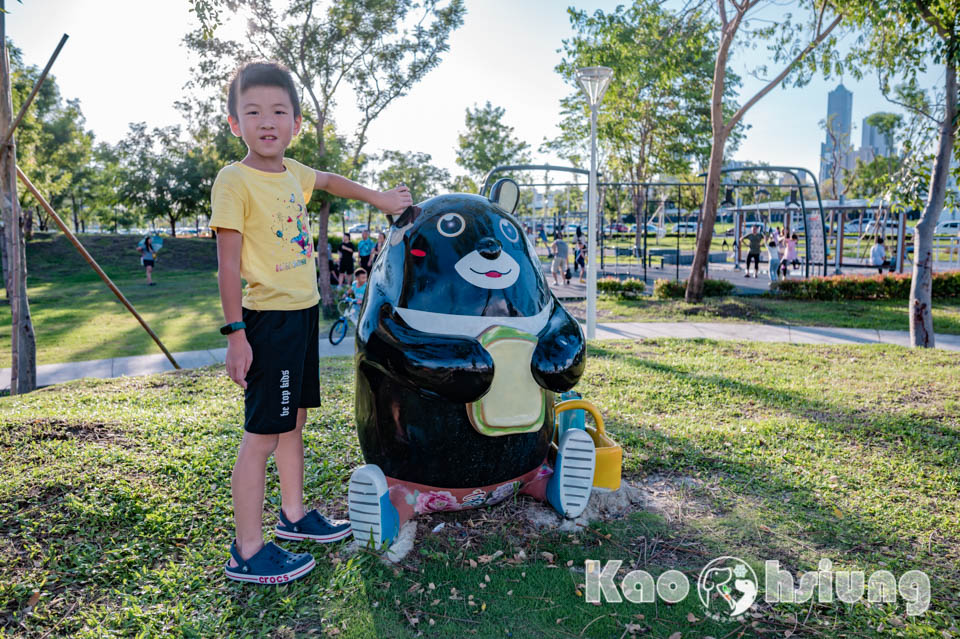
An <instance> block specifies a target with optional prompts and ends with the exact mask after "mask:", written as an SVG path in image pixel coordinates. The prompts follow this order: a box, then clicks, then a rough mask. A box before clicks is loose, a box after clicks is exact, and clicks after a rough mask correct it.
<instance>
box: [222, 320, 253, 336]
mask: <svg viewBox="0 0 960 639" xmlns="http://www.w3.org/2000/svg"><path fill="white" fill-rule="evenodd" d="M246 327H247V325H246V324H244V323H243V322H231V323H230V324H226V325H224V326H221V327H220V334H221V335H229V334H230V333H233V332H234V331H239V330H240V329H241V328H246Z"/></svg>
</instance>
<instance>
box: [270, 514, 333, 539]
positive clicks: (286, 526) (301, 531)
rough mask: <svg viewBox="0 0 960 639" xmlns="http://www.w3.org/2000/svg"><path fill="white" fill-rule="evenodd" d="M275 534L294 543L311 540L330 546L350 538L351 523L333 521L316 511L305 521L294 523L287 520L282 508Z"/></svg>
mask: <svg viewBox="0 0 960 639" xmlns="http://www.w3.org/2000/svg"><path fill="white" fill-rule="evenodd" d="M274 532H275V533H276V535H277V537H279V538H280V539H292V540H294V541H302V540H306V539H309V540H310V541H319V542H320V543H323V544H329V543H331V542H334V541H340V540H341V539H343V538H345V537H349V536H350V522H349V521H344V520H342V519H335V520H333V521H331V520H329V519H327V518H326V517H324V516H323V515H321V514H320V511H318V510H316V509H314V510H311V511H310V512H308V513H307V514H306V515H304V516H303V519H300V520H299V521H295V522H294V521H290V520H289V519H287V516H286V515H284V514H283V508H281V509H280V523H279V524H277V527H276V530H275V531H274Z"/></svg>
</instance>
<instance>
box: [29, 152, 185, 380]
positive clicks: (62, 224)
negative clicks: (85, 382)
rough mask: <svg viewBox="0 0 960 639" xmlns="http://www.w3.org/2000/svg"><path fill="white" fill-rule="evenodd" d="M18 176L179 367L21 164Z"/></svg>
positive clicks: (171, 359) (101, 277) (84, 257)
mask: <svg viewBox="0 0 960 639" xmlns="http://www.w3.org/2000/svg"><path fill="white" fill-rule="evenodd" d="M17 176H19V178H20V181H21V182H23V184H24V186H26V187H27V190H28V191H30V193H32V194H33V197H35V198H36V199H37V201H38V202H39V203H40V206H42V207H43V208H44V210H45V211H46V212H47V214H48V215H49V216H50V217H51V218H52V219H53V221H54V222H56V223H57V226H59V227H60V230H61V231H63V234H64V235H66V236H67V239H68V240H70V243H71V244H73V245H74V247H76V249H77V250H78V251H80V255H82V256H83V259H85V260H86V261H87V263H88V264H89V265H90V266H91V267H92V268H93V270H94V271H96V272H97V275H99V276H100V279H102V280H103V281H104V283H106V285H107V287H109V288H110V290H111V291H113V294H114V295H116V296H117V299H119V300H120V302H121V303H122V304H123V305H124V306H126V307H127V310H128V311H130V313H131V314H132V315H133V316H134V317H135V318H137V321H138V322H140V326H142V327H143V330H145V331H147V334H149V335H150V337H152V338H153V341H154V342H156V343H157V346H159V347H160V350H162V351H163V354H164V355H166V356H167V359H168V360H170V363H171V364H173V367H174V368H177V369H179V368H180V365H179V364H177V360H175V359H174V358H173V355H171V354H170V351H168V350H167V347H166V346H164V345H163V342H161V341H160V338H159V337H157V334H156V333H154V332H153V329H151V328H150V325H149V324H147V322H146V320H144V319H143V318H142V317H141V316H140V313H138V312H137V309H135V308H134V307H133V304H131V303H130V302H129V301H128V300H127V298H126V297H124V295H123V293H121V292H120V289H119V288H117V286H116V284H114V283H113V280H111V279H110V277H109V276H108V275H107V274H106V273H104V272H103V269H102V268H100V265H99V264H97V261H96V260H95V259H93V256H92V255H90V253H89V252H87V249H86V248H84V246H83V244H81V243H80V240H78V239H77V237H76V236H75V235H74V234H73V232H72V231H71V230H70V229H69V228H67V225H66V224H64V223H63V220H62V219H60V216H59V215H57V212H56V211H54V210H53V207H52V206H50V204H49V203H48V202H47V201H46V200H45V199H44V197H43V196H42V195H40V192H39V191H38V190H37V187H35V186H34V185H33V183H32V182H31V181H30V180H29V178H27V176H26V175H24V173H23V171H21V170H20V167H19V166H18V167H17Z"/></svg>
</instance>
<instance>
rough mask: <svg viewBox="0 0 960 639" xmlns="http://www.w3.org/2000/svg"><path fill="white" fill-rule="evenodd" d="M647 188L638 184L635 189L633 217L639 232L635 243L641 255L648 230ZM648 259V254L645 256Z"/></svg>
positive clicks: (635, 237) (637, 252)
mask: <svg viewBox="0 0 960 639" xmlns="http://www.w3.org/2000/svg"><path fill="white" fill-rule="evenodd" d="M646 195H647V189H645V188H643V187H639V186H636V187H634V189H633V217H634V222H636V223H637V233H636V235H635V236H634V240H633V241H634V244H635V245H636V247H637V250H636V254H637V255H640V251H641V250H642V249H643V236H644V234H645V233H646V232H647V225H646V224H644V223H643V220H644V217H645V216H644V215H643V210H644V208H646V206H647V200H646ZM643 257H644V259H646V257H647V256H646V255H644V256H643Z"/></svg>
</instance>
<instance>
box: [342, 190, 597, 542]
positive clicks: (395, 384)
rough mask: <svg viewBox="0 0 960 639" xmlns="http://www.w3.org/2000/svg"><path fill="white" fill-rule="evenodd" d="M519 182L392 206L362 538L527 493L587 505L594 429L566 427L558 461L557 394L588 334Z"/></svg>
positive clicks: (380, 265)
mask: <svg viewBox="0 0 960 639" xmlns="http://www.w3.org/2000/svg"><path fill="white" fill-rule="evenodd" d="M518 195H519V189H518V187H517V185H516V183H515V182H513V181H512V180H506V179H505V180H500V181H499V182H497V184H496V185H495V186H494V188H493V190H492V192H491V197H490V198H489V199H488V198H486V197H483V196H479V195H468V194H450V195H441V196H437V197H434V198H431V199H429V200H427V201H425V202H423V203H421V204H420V205H419V206H411V207H409V208H408V209H407V210H406V211H404V213H403V214H402V215H401V216H400V217H399V218H397V219H396V220H395V221H392V224H391V228H390V230H389V232H388V238H387V242H386V245H385V247H384V249H383V250H382V251H381V252H380V254H379V255H378V256H377V258H376V261H375V263H374V264H373V266H372V268H371V270H370V274H369V278H368V284H367V290H366V294H365V297H364V301H363V306H362V309H361V311H360V317H359V320H358V324H357V336H356V354H355V368H356V404H355V409H356V421H357V433H358V436H359V440H360V447H361V449H362V451H363V456H364V459H365V461H366V464H365V465H364V466H361V467H360V468H357V469H356V470H355V471H354V472H353V474H352V475H351V478H350V486H349V513H350V522H351V527H352V530H353V534H354V537H355V538H356V539H357V540H358V541H359V542H360V543H361V544H366V543H369V542H371V541H372V543H373V544H374V545H375V546H376V547H380V546H381V545H382V544H384V543H387V542H389V541H390V540H391V539H393V538H395V536H396V534H397V532H398V530H399V527H400V526H401V525H402V524H403V523H404V522H405V521H407V520H409V519H410V518H412V517H414V516H415V515H416V514H420V513H427V512H437V511H449V510H460V509H462V508H470V507H475V506H482V505H489V504H495V503H498V502H500V501H503V500H504V499H506V498H508V497H510V496H513V495H515V494H526V495H531V496H533V497H534V498H537V499H540V500H545V501H549V503H550V504H552V505H553V506H554V507H555V508H556V509H557V510H558V511H559V512H560V513H561V514H563V515H566V516H568V517H575V516H577V515H579V514H580V513H581V512H582V511H583V509H584V508H585V507H586V503H587V501H588V499H589V497H590V491H591V486H592V482H593V473H594V465H595V458H594V443H593V440H592V439H591V438H590V436H589V435H587V434H586V433H585V432H584V431H582V430H577V429H571V430H568V431H567V432H565V433H564V435H563V437H561V438H560V441H559V442H557V443H558V446H557V450H556V458H555V461H553V464H552V467H551V465H549V464H548V462H547V459H548V452H549V451H550V448H551V442H552V440H553V437H554V394H555V393H560V392H563V391H567V390H569V389H570V388H572V387H573V386H574V385H575V384H576V383H577V381H578V380H579V379H580V376H581V375H582V374H583V370H584V366H585V354H586V344H585V341H584V336H583V332H582V331H581V329H580V325H579V324H578V323H577V321H576V320H575V319H574V318H573V317H571V316H570V314H569V313H568V312H567V311H566V310H565V309H564V307H563V306H562V305H561V304H560V303H559V302H558V301H557V299H556V298H555V297H554V295H553V293H552V292H551V291H550V288H549V286H548V285H547V282H546V279H545V278H544V275H543V271H542V269H541V266H540V261H539V260H538V258H537V256H536V252H535V250H534V247H533V245H532V244H531V242H530V240H529V239H528V237H527V235H526V234H525V233H524V230H523V227H522V226H521V225H520V224H519V223H518V222H517V220H516V218H514V216H513V215H512V213H513V211H514V209H515V207H516V203H517V200H518ZM551 458H552V456H551Z"/></svg>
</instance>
